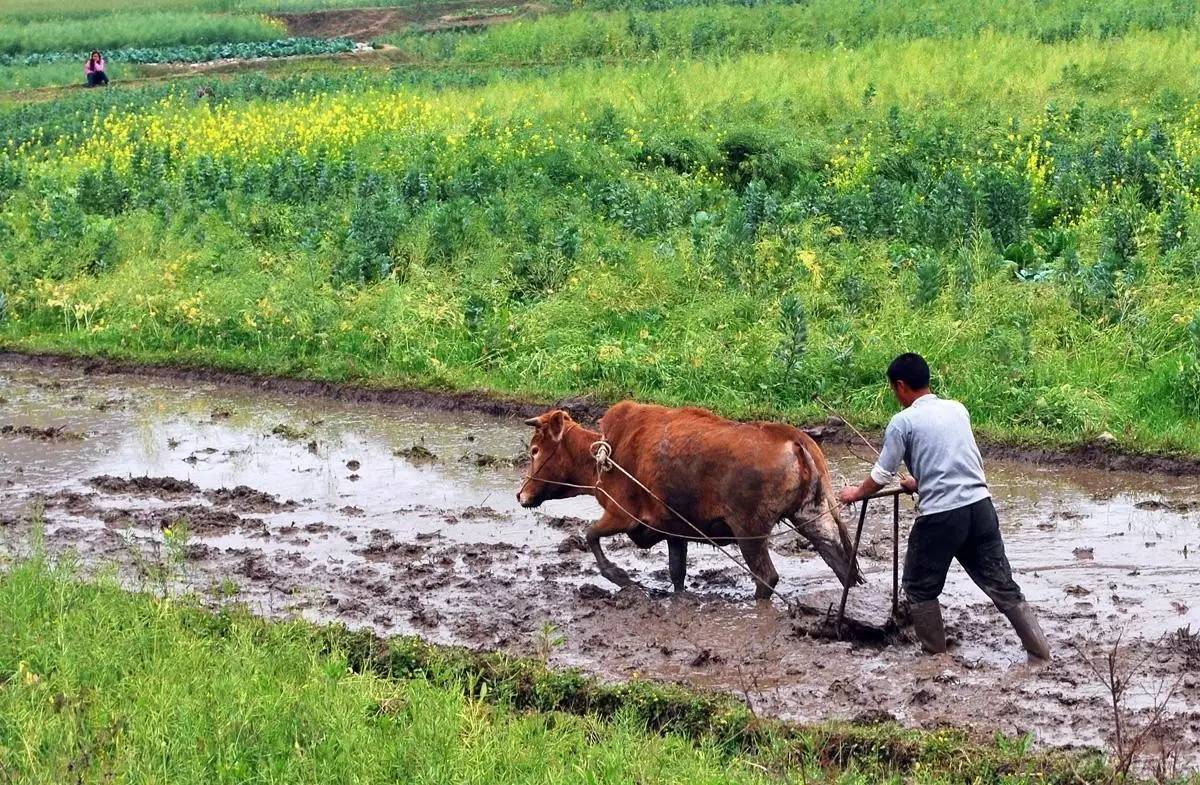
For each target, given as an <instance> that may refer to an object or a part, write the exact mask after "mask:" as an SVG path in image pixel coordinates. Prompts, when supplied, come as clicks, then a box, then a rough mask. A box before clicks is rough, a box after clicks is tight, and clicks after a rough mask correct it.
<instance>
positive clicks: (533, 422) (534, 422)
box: [525, 417, 542, 428]
mask: <svg viewBox="0 0 1200 785" xmlns="http://www.w3.org/2000/svg"><path fill="white" fill-rule="evenodd" d="M525 424H526V425H528V426H529V427H530V428H536V427H538V426H539V425H541V424H542V421H541V420H539V419H538V418H537V417H530V418H529V419H528V420H526V421H525Z"/></svg>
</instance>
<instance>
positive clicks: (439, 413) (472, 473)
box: [0, 361, 1200, 765]
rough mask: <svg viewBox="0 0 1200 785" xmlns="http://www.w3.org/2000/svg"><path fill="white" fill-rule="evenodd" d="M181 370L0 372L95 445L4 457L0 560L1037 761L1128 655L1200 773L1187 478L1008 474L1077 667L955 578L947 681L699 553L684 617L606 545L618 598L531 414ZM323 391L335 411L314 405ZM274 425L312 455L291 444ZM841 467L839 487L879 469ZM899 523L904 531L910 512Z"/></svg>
mask: <svg viewBox="0 0 1200 785" xmlns="http://www.w3.org/2000/svg"><path fill="white" fill-rule="evenodd" d="M188 373H189V372H179V371H173V372H171V373H159V374H158V375H151V376H145V375H143V376H138V377H133V376H125V375H122V374H120V373H117V372H116V368H115V367H113V366H111V365H107V364H101V365H100V366H95V365H90V364H82V363H78V364H77V363H67V362H63V361H52V362H44V363H38V364H35V365H33V366H30V365H28V364H22V363H13V362H8V363H3V362H0V399H3V403H0V422H3V423H11V424H12V425H13V426H14V427H16V428H25V427H28V428H31V429H64V430H66V431H70V432H74V433H86V434H87V438H86V439H82V440H69V441H61V440H54V441H34V440H31V439H30V438H28V437H27V436H25V435H23V434H21V433H18V432H16V431H14V432H11V433H5V434H0V551H2V552H4V553H7V554H19V553H24V552H27V551H28V549H29V547H30V544H31V542H32V538H31V525H30V515H31V514H32V511H33V510H35V509H39V508H40V509H42V510H43V513H42V515H43V517H44V521H45V523H44V526H45V535H46V536H45V539H46V542H47V545H48V547H49V548H50V549H51V550H53V551H54V552H58V553H61V552H68V551H69V552H73V553H76V554H78V556H79V558H80V562H81V564H82V565H84V567H85V568H88V569H90V568H100V567H103V566H106V565H109V564H112V563H116V564H117V565H119V566H122V567H123V568H124V571H123V574H124V575H126V577H127V579H128V580H129V581H130V583H131V585H138V584H139V583H142V584H146V585H148V586H150V588H153V587H152V585H151V584H152V580H153V578H152V576H154V575H156V574H158V573H156V572H155V571H153V570H150V571H148V570H147V567H146V565H147V564H148V563H152V562H153V561H154V560H155V559H160V560H170V559H172V558H179V559H181V561H180V563H178V564H175V565H173V567H172V570H173V571H174V573H175V574H176V575H177V576H178V580H179V581H180V582H183V583H186V584H187V585H190V586H191V587H193V588H195V589H196V590H198V591H201V592H204V593H205V594H206V595H210V596H211V594H212V591H213V587H215V586H220V585H222V584H226V582H229V581H232V583H233V584H236V586H237V590H238V597H239V598H240V599H241V600H243V601H245V602H247V603H248V604H250V605H251V606H252V607H254V608H255V609H257V610H258V611H260V612H262V613H264V614H267V615H275V616H293V615H302V616H304V617H306V618H311V619H314V620H340V621H344V622H347V623H350V624H353V625H364V626H370V627H371V628H373V629H375V630H377V631H378V632H380V633H383V634H391V633H408V634H419V635H422V636H424V637H426V638H428V639H431V640H434V641H437V642H444V643H461V644H466V645H469V646H474V647H481V648H489V649H505V650H509V651H513V652H517V653H525V654H528V653H532V652H534V651H535V650H536V649H537V648H538V646H539V643H538V641H539V636H543V635H544V633H542V632H541V631H542V629H543V626H544V625H545V624H551V625H554V626H555V627H556V628H557V629H558V630H559V631H561V633H562V634H563V635H564V636H565V639H566V640H565V643H564V644H563V645H561V646H559V647H557V648H556V649H555V650H554V652H553V653H552V655H551V661H552V662H553V663H556V664H562V665H576V666H580V667H582V668H584V669H586V670H588V671H591V672H594V673H596V674H599V675H601V676H603V677H605V678H610V679H627V678H631V677H634V676H635V675H636V676H638V677H641V678H655V679H665V680H678V681H683V682H686V683H689V684H692V685H696V686H701V687H713V688H719V689H724V690H729V691H732V692H735V693H737V694H739V695H741V696H743V697H744V698H745V699H746V700H748V701H750V702H751V703H752V704H753V705H754V707H755V709H756V711H760V712H765V713H771V714H776V715H779V716H783V717H787V718H791V719H797V720H806V721H807V720H819V719H825V718H829V717H837V718H844V719H854V718H858V717H866V718H872V717H873V718H876V719H878V718H882V717H894V718H896V719H898V720H900V721H901V722H904V723H906V724H909V725H912V726H922V727H939V726H942V725H945V724H952V725H959V726H965V727H969V728H973V729H975V730H976V731H978V733H979V734H980V736H981V737H985V738H990V737H991V735H992V734H993V733H994V732H995V731H997V730H1000V731H1003V732H1005V733H1009V734H1013V733H1023V732H1026V731H1029V732H1032V733H1034V734H1035V735H1036V737H1037V739H1038V741H1039V742H1040V743H1041V744H1043V745H1099V744H1103V743H1104V742H1105V736H1106V728H1109V727H1111V723H1110V722H1109V720H1108V707H1107V704H1106V703H1105V698H1104V691H1103V688H1102V686H1101V685H1100V684H1099V683H1098V681H1097V680H1096V678H1095V676H1094V675H1093V674H1092V672H1091V670H1090V669H1089V667H1088V666H1087V664H1086V663H1085V661H1084V659H1083V658H1084V657H1085V656H1087V657H1099V656H1102V654H1103V653H1105V652H1106V651H1107V648H1108V647H1109V646H1110V645H1111V643H1112V642H1113V641H1114V640H1115V639H1116V638H1117V636H1118V635H1123V641H1124V643H1125V645H1126V646H1127V647H1128V648H1129V652H1130V656H1131V658H1134V659H1142V658H1145V662H1146V665H1145V669H1146V673H1145V674H1144V676H1143V677H1142V678H1141V679H1140V680H1139V681H1138V683H1137V687H1136V688H1135V690H1134V691H1133V694H1132V696H1131V702H1130V707H1131V709H1132V710H1134V711H1135V712H1141V713H1143V714H1144V712H1146V711H1148V709H1149V707H1150V705H1151V697H1150V695H1151V694H1152V693H1153V690H1154V688H1155V687H1157V685H1158V684H1159V682H1161V681H1163V680H1170V681H1172V682H1174V681H1175V680H1178V681H1179V685H1180V686H1179V692H1178V694H1177V695H1176V696H1175V698H1174V699H1173V701H1172V704H1171V717H1172V721H1173V723H1174V725H1175V729H1176V732H1177V736H1178V740H1179V742H1178V743H1179V744H1180V745H1181V749H1183V750H1184V752H1185V754H1186V755H1190V756H1191V757H1190V758H1189V760H1190V762H1191V763H1192V765H1196V764H1197V763H1198V762H1200V761H1198V760H1197V757H1198V756H1197V753H1196V752H1195V750H1196V749H1197V748H1198V747H1200V744H1198V742H1200V673H1198V672H1197V666H1198V664H1200V643H1198V642H1197V640H1198V639H1197V636H1196V632H1195V631H1197V630H1200V607H1198V606H1200V602H1198V601H1197V600H1196V597H1198V596H1200V591H1198V589H1200V574H1198V573H1197V571H1196V569H1195V566H1194V563H1193V562H1194V559H1195V554H1196V550H1197V547H1198V546H1200V507H1197V505H1196V499H1197V498H1200V481H1197V479H1196V478H1195V477H1179V476H1176V477H1168V476H1165V475H1158V474H1153V473H1150V472H1148V471H1138V472H1130V473H1122V472H1115V471H1108V470H1103V469H1099V468H1094V467H1087V468H1080V467H1072V468H1069V469H1068V468H1067V467H1066V466H1062V465H1058V466H1045V465H1030V464H1024V463H1012V462H1008V461H1003V460H993V459H992V457H991V455H989V469H990V474H991V477H992V481H993V486H994V490H995V493H996V497H997V506H998V508H999V510H1000V515H1001V519H1002V521H1003V525H1004V527H1005V536H1006V540H1007V542H1008V546H1009V553H1010V557H1011V560H1012V562H1013V565H1014V569H1015V571H1016V574H1017V578H1018V581H1019V582H1020V583H1021V584H1022V586H1023V588H1024V589H1025V592H1026V594H1027V595H1028V597H1029V599H1030V601H1031V602H1032V603H1033V604H1034V605H1036V606H1037V607H1038V608H1039V610H1040V612H1041V614H1042V618H1043V621H1044V624H1045V627H1046V630H1047V634H1048V636H1049V637H1050V640H1051V644H1052V646H1053V648H1054V650H1055V651H1056V653H1057V654H1058V657H1057V659H1056V660H1055V661H1054V662H1053V663H1051V664H1049V665H1047V666H1044V667H1031V666H1029V665H1027V664H1026V663H1025V662H1024V657H1023V655H1022V652H1021V650H1020V648H1019V645H1018V643H1017V641H1016V640H1015V637H1014V636H1013V635H1012V633H1011V631H1010V630H1009V629H1008V628H1007V626H1006V624H1005V622H1004V620H1003V618H1002V617H1000V615H999V614H998V613H996V612H995V610H994V609H992V608H991V606H990V604H989V603H988V602H987V600H986V599H985V598H984V597H983V595H982V594H981V593H980V592H978V590H976V589H975V588H974V587H973V585H972V584H971V583H970V582H969V580H968V579H967V578H966V577H965V575H964V574H963V573H962V572H961V570H959V569H957V568H955V569H954V570H953V571H952V573H951V576H950V580H949V581H948V583H947V589H946V593H945V595H944V601H945V605H946V617H947V621H948V623H949V626H950V629H951V634H952V636H953V637H954V638H955V640H956V641H957V644H956V646H955V647H954V649H953V651H952V654H951V655H950V656H948V657H944V658H937V659H931V658H927V657H923V656H921V655H919V654H918V653H917V652H916V649H915V646H913V645H912V643H911V642H907V641H906V640H905V638H904V636H903V635H901V636H900V637H899V638H895V639H891V640H889V641H887V645H868V644H866V643H864V642H862V640H861V639H860V640H859V641H858V642H854V643H851V642H837V641H831V640H829V639H828V638H825V637H822V636H821V635H822V630H823V629H824V621H825V620H824V618H822V617H821V616H820V615H819V614H818V615H808V614H798V615H793V614H792V613H790V612H789V610H788V608H787V607H786V606H785V605H784V603H783V602H781V601H778V600H777V601H775V602H773V603H770V604H757V603H755V602H754V601H753V600H752V594H753V590H752V587H751V586H750V584H749V581H748V580H746V579H745V578H744V576H743V575H741V574H740V573H739V572H738V571H737V569H736V568H735V567H734V566H733V565H732V564H730V562H729V561H728V560H727V559H726V558H724V557H723V556H722V555H720V554H717V553H715V552H714V551H713V550H712V549H709V548H704V547H693V548H692V552H691V554H690V559H689V561H690V564H689V578H688V589H689V591H688V592H687V593H685V594H683V595H678V596H677V595H673V594H671V593H670V591H669V588H670V581H669V579H668V576H667V574H666V569H665V568H666V553H665V548H664V547H663V546H659V547H657V548H655V549H652V550H650V551H642V550H640V549H638V548H636V547H633V546H632V545H630V544H629V543H628V542H623V543H622V542H612V544H611V545H610V546H609V551H610V553H611V556H612V558H613V560H614V561H616V562H618V563H619V564H621V565H622V566H624V567H626V568H628V569H631V571H632V572H634V573H635V574H636V577H637V579H638V581H639V582H640V584H641V585H642V587H644V590H638V589H626V590H620V591H617V590H616V588H615V587H613V586H611V585H610V584H608V583H606V582H605V581H603V579H601V578H600V577H599V576H598V574H597V571H596V569H595V565H594V562H593V560H592V557H591V555H590V554H589V553H587V552H586V549H585V548H584V545H583V539H582V532H583V529H584V527H585V526H586V522H587V521H588V520H589V519H592V518H594V516H595V514H596V512H597V509H598V508H597V506H596V505H595V503H594V502H593V501H591V500H568V501H562V502H554V503H551V504H549V505H547V506H546V507H545V508H544V509H542V510H538V511H526V510H522V509H521V508H520V507H519V506H518V505H517V503H516V500H515V491H516V488H517V485H518V482H519V478H520V475H521V472H522V469H521V468H520V467H519V466H513V465H510V464H511V463H512V461H511V460H510V459H511V458H512V456H516V455H519V454H522V453H523V452H524V445H525V440H526V439H527V437H528V434H527V429H525V428H523V427H522V426H521V425H520V424H519V420H514V419H511V418H509V417H508V416H511V415H513V414H517V415H520V414H523V413H524V410H522V408H521V407H524V406H526V404H519V403H505V402H500V403H497V402H496V401H494V400H490V399H485V398H483V397H482V396H480V397H474V396H458V397H451V398H447V399H436V400H435V398H434V397H433V396H428V397H425V396H423V394H416V393H406V394H403V395H401V394H394V393H387V394H383V393H380V391H373V390H355V389H354V388H337V387H330V386H323V385H320V384H318V383H311V382H286V383H285V382H284V381H282V380H253V379H252V378H250V377H241V376H232V377H223V376H221V375H212V374H208V375H201V374H196V375H194V376H188V375H187V374H188ZM323 389H324V390H332V391H335V393H336V394H335V395H334V396H331V397H329V398H322V397H314V394H319V393H320V392H321V391H322V390H323ZM338 396H340V397H341V399H338ZM389 396H395V397H389ZM405 396H410V397H411V399H410V400H403V398H404V397H405ZM447 401H449V403H448V404H446V402H447ZM409 403H411V404H415V406H414V405H406V404H409ZM573 403H574V405H575V410H576V411H577V412H579V410H580V409H581V408H583V409H585V410H586V409H587V408H588V407H591V406H594V404H592V403H590V402H582V405H581V402H573ZM444 404H445V405H444ZM438 406H443V410H439V409H438ZM486 407H497V408H496V409H495V410H494V411H496V412H498V413H500V414H502V415H506V417H505V418H503V419H500V418H494V417H490V416H487V414H486V413H485V412H481V411H480V409H486ZM445 408H450V409H453V411H445V410H444V409H445ZM530 408H539V407H533V406H530ZM218 413H219V414H218ZM280 425H283V426H286V427H287V428H288V429H293V430H294V431H295V432H297V433H300V432H303V433H305V434H306V438H303V439H288V438H281V436H280V435H276V434H272V433H271V432H272V430H273V429H275V428H276V426H280ZM416 445H419V446H421V448H422V449H421V450H419V451H415V450H412V448H413V447H414V446H416ZM828 449H829V451H830V454H831V457H832V460H833V465H834V468H835V474H840V475H842V476H844V477H851V476H853V477H857V476H858V475H859V474H860V473H861V472H862V471H863V469H864V467H863V466H862V464H861V463H860V462H859V461H857V460H856V459H855V458H854V457H853V456H852V455H850V454H849V453H847V452H844V451H842V450H841V449H839V448H838V447H837V446H836V445H832V446H830V447H829V448H828ZM479 456H492V457H493V458H494V460H489V461H483V462H481V461H480V460H479ZM352 466H353V468H351V467H352ZM352 478H355V479H352ZM872 510H873V512H871V513H870V514H869V515H868V526H867V529H866V532H865V534H864V538H863V563H864V571H865V573H866V575H867V578H868V583H867V585H865V586H863V587H859V588H857V589H855V590H854V592H852V594H851V602H850V612H851V615H852V617H853V618H854V619H858V620H862V621H865V622H868V623H870V624H873V625H875V626H878V625H879V624H881V623H882V622H883V621H884V620H885V619H886V618H887V615H888V609H889V605H890V585H891V556H892V542H891V522H890V505H883V504H881V505H880V506H879V507H878V508H875V507H873V508H872ZM903 515H904V519H903V521H902V526H903V528H904V531H907V527H908V525H909V523H910V522H911V517H912V512H911V510H909V509H907V508H905V509H904V511H903ZM181 524H182V527H181ZM168 530H169V532H170V533H168ZM183 530H186V532H187V540H186V542H185V543H184V547H183V548H182V550H181V551H180V553H179V554H174V552H173V551H172V548H171V547H170V546H171V544H172V543H176V544H178V542H179V538H178V535H179V533H180V532H181V531H183ZM172 538H174V539H172ZM772 550H773V552H774V553H775V562H776V565H777V567H778V568H779V571H780V573H781V575H782V576H783V580H782V583H781V588H782V589H783V591H784V592H785V593H786V594H787V595H788V596H789V597H792V598H794V599H796V600H797V601H798V602H800V603H802V604H804V605H806V606H808V607H812V608H821V609H824V608H828V607H829V606H830V605H831V604H835V603H836V602H837V600H838V599H839V597H840V591H839V588H840V587H839V586H838V584H837V582H836V580H835V579H834V577H833V576H832V574H831V573H830V572H829V570H828V569H827V568H826V567H825V566H824V564H823V563H822V562H821V561H820V559H819V558H818V557H816V556H815V554H813V553H812V551H811V550H810V549H808V548H806V547H803V544H801V543H798V542H795V541H793V540H792V539H791V538H790V537H788V536H781V537H780V538H779V539H778V540H777V541H776V542H775V543H774V544H773V549H772ZM881 644H882V642H881Z"/></svg>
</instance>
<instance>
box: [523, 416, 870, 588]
mask: <svg viewBox="0 0 1200 785" xmlns="http://www.w3.org/2000/svg"><path fill="white" fill-rule="evenodd" d="M577 426H578V424H577V423H571V426H570V427H569V428H568V429H567V430H566V431H564V432H563V433H562V435H561V436H560V437H559V438H558V440H557V442H556V443H555V446H554V450H552V451H551V452H550V454H549V455H548V456H547V457H546V458H545V459H544V460H543V461H541V464H540V466H539V467H535V466H532V465H531V466H530V470H529V473H528V474H526V475H525V479H524V482H525V483H527V482H529V481H530V480H535V481H537V482H542V483H546V484H547V485H558V486H562V487H566V488H575V489H577V490H586V491H594V492H597V493H601V494H603V495H604V497H605V498H606V499H608V500H609V501H611V502H612V503H613V504H614V505H616V507H617V509H619V510H620V511H621V512H623V513H625V515H626V516H628V517H629V519H630V520H632V521H635V522H636V523H638V524H639V525H641V526H644V527H646V528H647V529H649V530H650V531H652V532H655V533H657V534H661V535H663V536H665V537H675V538H682V539H685V540H688V541H691V542H706V543H708V544H709V545H712V546H713V547H714V548H716V549H717V552H718V553H720V554H721V555H722V556H724V557H725V558H727V559H729V560H730V561H732V562H733V563H734V565H735V566H736V567H737V568H738V569H740V570H741V571H742V572H744V573H746V574H747V575H749V576H750V579H751V580H752V581H753V582H754V583H755V584H756V585H757V584H761V585H764V586H765V585H767V584H766V583H765V582H764V581H763V580H762V578H760V577H759V576H758V575H757V574H756V573H755V572H754V571H753V570H752V569H750V567H749V565H747V564H746V563H745V562H743V561H740V560H739V559H738V558H737V557H735V556H734V555H733V554H731V553H729V552H728V551H726V550H725V549H724V548H722V547H721V545H720V543H718V542H717V541H716V540H714V539H713V538H712V537H710V536H709V535H708V534H707V533H706V532H704V530H702V529H701V528H700V527H699V526H697V525H696V524H694V523H692V522H691V520H689V519H688V518H687V516H685V515H684V514H683V513H681V512H679V511H678V510H676V509H675V508H674V507H672V506H671V505H670V504H667V502H666V501H665V500H664V499H662V498H661V497H660V496H658V494H656V493H654V491H652V490H650V489H649V488H647V487H646V485H645V484H644V483H642V481H641V480H639V479H638V478H637V477H634V476H633V475H632V474H631V473H629V471H628V470H626V469H625V467H624V466H621V464H619V463H617V462H616V461H615V460H614V459H613V457H612V453H613V448H612V444H611V443H610V442H609V441H608V440H606V439H604V438H603V437H601V438H600V439H598V440H596V441H594V442H592V444H591V445H590V446H589V447H588V452H589V453H590V454H591V456H592V459H593V460H594V461H595V463H596V482H595V483H593V484H592V485H580V484H577V483H570V482H562V481H560V480H550V479H546V478H543V477H538V476H536V472H537V471H538V470H539V468H540V467H541V466H545V465H546V464H547V463H548V462H549V461H550V459H551V458H553V457H554V455H555V453H557V452H558V448H559V447H561V446H562V444H563V442H564V441H566V438H567V434H568V433H569V432H570V431H571V430H572V429H573V428H575V427H577ZM614 469H615V470H616V471H618V472H619V473H621V474H623V475H624V476H625V477H627V478H629V480H630V481H631V482H633V484H634V485H636V486H637V487H638V488H640V489H641V490H642V491H644V492H645V493H646V494H647V495H648V496H650V498H652V499H654V500H655V501H657V502H658V503H659V504H661V505H662V506H663V507H665V508H666V509H667V511H668V512H670V513H671V514H672V515H674V516H675V517H677V518H678V519H679V520H681V521H683V522H684V523H685V524H687V525H688V526H689V527H690V528H691V529H692V530H693V531H695V532H696V534H697V535H698V536H695V537H693V536H690V535H679V534H675V533H673V532H669V531H666V530H665V529H660V528H658V527H656V526H653V525H651V524H649V523H646V522H645V521H644V520H642V519H641V518H639V517H638V516H636V515H634V514H633V513H631V512H630V511H629V510H628V509H626V508H625V506H624V505H623V504H621V503H620V502H619V501H617V499H616V498H615V497H614V496H613V495H612V494H611V493H609V492H608V491H607V490H605V489H604V488H602V487H600V481H601V480H602V479H603V478H604V475H605V474H607V473H608V472H611V471H613V470H614ZM814 481H817V482H819V478H814ZM829 501H830V502H831V503H832V502H833V500H829ZM820 514H821V515H822V516H824V515H830V516H832V515H833V512H832V510H830V509H828V506H827V505H826V506H825V509H823V510H822V511H821V513H820ZM784 520H786V521H787V524H788V526H789V527H790V528H791V529H792V530H793V531H795V533H796V534H799V535H800V536H801V537H804V536H805V535H804V534H803V532H801V531H800V530H799V529H797V528H796V526H795V525H794V524H793V523H792V522H791V521H790V520H788V519H786V518H785V519H784ZM787 533H788V532H786V531H782V532H775V533H767V534H761V535H750V536H742V537H737V536H734V537H731V538H730V539H732V540H734V541H741V540H769V539H772V538H774V537H778V536H782V535H786V534H787ZM805 539H807V537H805ZM856 555H857V554H856ZM856 562H857V559H854V560H853V561H852V562H851V569H853V568H854V564H855V563H856ZM769 588H770V589H771V591H772V593H774V594H775V595H776V596H778V597H779V598H780V599H781V600H783V602H784V603H785V604H786V605H787V606H788V607H789V608H794V607H795V606H796V603H795V601H794V600H792V599H791V598H790V597H788V596H787V595H785V594H784V593H783V592H781V591H779V589H777V588H775V587H773V586H772V587H769Z"/></svg>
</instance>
